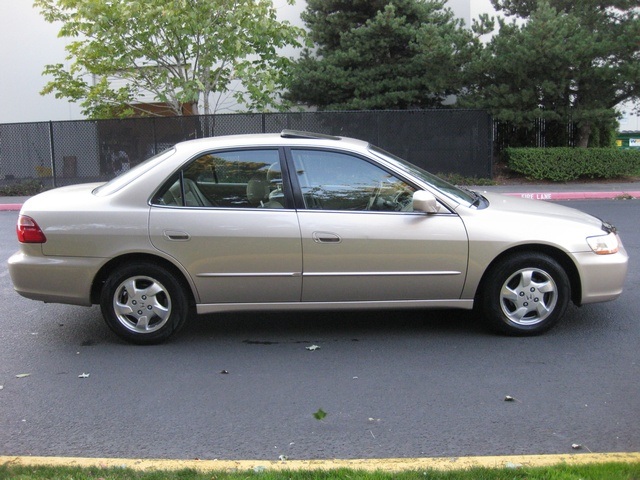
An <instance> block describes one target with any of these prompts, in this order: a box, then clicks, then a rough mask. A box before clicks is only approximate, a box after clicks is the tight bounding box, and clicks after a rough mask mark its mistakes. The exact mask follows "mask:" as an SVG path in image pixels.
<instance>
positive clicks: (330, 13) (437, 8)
mask: <svg viewBox="0 0 640 480" xmlns="http://www.w3.org/2000/svg"><path fill="white" fill-rule="evenodd" d="M445 3H446V2H445V1H444V0H442V1H441V0H353V1H347V0H308V2H307V9H306V10H305V12H304V13H303V15H302V18H303V20H304V21H305V23H306V25H307V27H308V29H309V37H310V38H311V40H312V41H313V42H314V43H315V50H314V51H313V52H312V51H311V50H308V49H307V50H305V51H304V52H303V53H302V56H301V58H300V59H299V61H298V62H297V63H296V65H295V67H294V69H293V73H292V75H291V83H290V86H289V92H288V94H287V97H288V98H289V99H290V100H292V101H295V102H298V103H301V104H305V105H309V106H316V107H318V108H320V109H333V110H363V109H406V108H428V107H438V106H441V105H442V102H443V101H444V100H445V99H446V98H447V96H449V95H452V94H455V93H456V92H457V91H458V89H459V88H460V86H461V72H462V69H463V66H464V65H465V64H466V63H467V62H468V61H469V60H470V58H471V55H472V50H473V49H474V48H475V47H477V45H478V41H477V39H476V38H475V37H474V35H473V33H472V32H471V31H470V30H467V29H465V28H464V27H463V25H462V22H461V21H460V20H457V19H455V17H454V15H453V13H452V12H451V11H450V10H449V9H446V8H445V7H444V4H445Z"/></svg>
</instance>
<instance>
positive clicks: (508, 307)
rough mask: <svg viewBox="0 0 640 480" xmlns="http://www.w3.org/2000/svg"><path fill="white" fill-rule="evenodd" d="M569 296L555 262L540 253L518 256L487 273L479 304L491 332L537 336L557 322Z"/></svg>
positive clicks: (564, 275) (566, 279)
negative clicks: (492, 330)
mask: <svg viewBox="0 0 640 480" xmlns="http://www.w3.org/2000/svg"><path fill="white" fill-rule="evenodd" d="M570 297H571V286H570V283H569V278H568V276H567V274H566V272H565V271H564V269H563V268H562V266H560V264H559V263H558V262H557V261H556V260H554V259H553V258H551V257H549V256H548V255H544V254H541V253H533V252H532V253H519V254H516V255H513V256H511V257H508V258H506V259H505V260H503V261H501V262H500V263H498V264H497V265H495V266H494V267H493V268H492V269H491V270H490V271H489V272H488V274H487V275H486V278H485V281H484V285H483V288H482V291H481V298H480V305H481V309H482V314H483V315H484V317H485V320H486V321H487V323H488V324H489V326H490V327H491V328H493V329H494V330H497V331H499V332H501V333H506V334H508V335H538V334H540V333H543V332H546V331H547V330H549V329H550V328H551V327H553V326H554V325H555V324H556V323H557V322H558V320H560V318H561V317H562V315H563V314H564V312H565V310H566V308H567V305H568V303H569V299H570Z"/></svg>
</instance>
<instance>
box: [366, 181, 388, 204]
mask: <svg viewBox="0 0 640 480" xmlns="http://www.w3.org/2000/svg"><path fill="white" fill-rule="evenodd" d="M383 186H384V181H380V182H378V185H377V186H376V188H375V189H374V190H373V193H372V194H371V196H370V197H369V203H367V210H373V206H374V205H376V204H377V203H378V198H380V194H381V193H382V187H383ZM376 210H378V209H376Z"/></svg>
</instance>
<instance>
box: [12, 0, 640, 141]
mask: <svg viewBox="0 0 640 480" xmlns="http://www.w3.org/2000/svg"><path fill="white" fill-rule="evenodd" d="M273 3H274V6H275V7H276V9H277V10H278V12H279V16H280V18H281V19H283V20H289V21H290V22H291V23H294V24H298V25H302V22H301V20H300V12H301V11H302V10H303V9H304V6H305V3H304V1H303V0H297V2H296V4H295V5H294V6H290V5H288V4H287V2H286V0H274V2H273ZM448 6H449V7H451V8H452V10H453V11H454V12H455V13H456V14H457V15H458V16H460V17H461V18H463V19H464V20H465V23H467V24H468V23H470V19H472V18H477V17H478V15H480V14H481V13H484V12H489V13H491V12H493V9H492V7H491V2H490V0H449V3H448ZM59 29H60V25H59V24H50V23H47V22H46V21H45V20H44V19H43V18H42V16H41V15H40V13H39V12H38V10H37V9H35V8H34V7H33V4H32V0H0V65H2V74H1V75H0V102H1V103H0V105H1V106H0V123H22V122H43V121H49V120H53V121H57V120H79V119H82V118H83V116H82V114H81V112H80V110H81V109H80V107H79V106H78V105H77V104H74V103H70V102H68V101H67V100H65V99H56V98H55V96H54V95H53V94H49V95H45V96H42V95H40V93H39V92H40V91H41V90H42V88H43V87H44V85H45V84H46V82H47V79H46V78H45V77H43V76H42V71H43V69H44V66H45V65H47V64H55V63H65V64H68V63H69V62H68V61H67V60H66V52H65V50H64V46H65V44H66V41H65V39H60V38H58V31H59ZM621 130H640V118H639V117H633V116H629V117H628V118H627V119H625V121H624V122H622V125H621Z"/></svg>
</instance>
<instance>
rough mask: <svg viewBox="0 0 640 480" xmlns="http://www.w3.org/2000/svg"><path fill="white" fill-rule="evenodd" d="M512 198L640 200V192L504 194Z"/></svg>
mask: <svg viewBox="0 0 640 480" xmlns="http://www.w3.org/2000/svg"><path fill="white" fill-rule="evenodd" d="M503 195H508V196H510V197H520V198H525V199H528V200H616V199H619V200H627V199H640V191H638V192H622V191H620V192H537V193H503Z"/></svg>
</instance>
